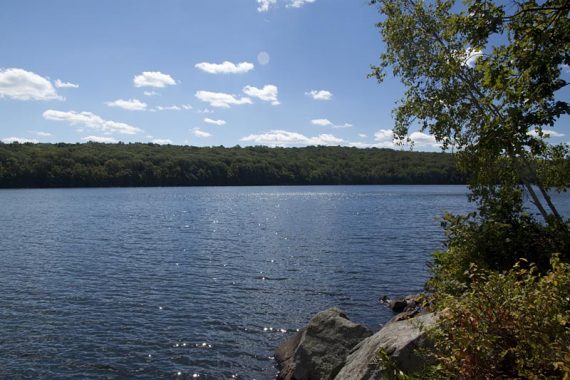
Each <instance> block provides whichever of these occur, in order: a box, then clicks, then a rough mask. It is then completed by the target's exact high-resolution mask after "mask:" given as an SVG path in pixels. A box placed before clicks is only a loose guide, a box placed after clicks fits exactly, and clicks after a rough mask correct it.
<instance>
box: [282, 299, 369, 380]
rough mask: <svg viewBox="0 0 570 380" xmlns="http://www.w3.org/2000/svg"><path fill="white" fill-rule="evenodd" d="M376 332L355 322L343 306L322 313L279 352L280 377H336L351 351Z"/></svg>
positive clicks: (286, 379)
mask: <svg viewBox="0 0 570 380" xmlns="http://www.w3.org/2000/svg"><path fill="white" fill-rule="evenodd" d="M371 335H372V332H371V331H370V330H369V329H367V328H366V327H364V326H362V325H359V324H356V323H353V322H351V321H350V320H349V319H348V318H347V316H346V315H345V314H344V313H343V312H342V311H340V310H339V309H336V308H332V309H328V310H325V311H322V312H320V313H319V314H317V315H316V316H315V317H313V318H312V319H311V320H310V321H309V323H308V325H307V326H306V327H305V328H304V329H303V330H302V331H300V332H299V333H297V334H296V335H294V336H293V337H291V338H289V339H288V340H287V341H285V342H284V343H283V344H282V345H281V346H279V348H278V349H277V351H276V352H275V359H276V360H277V363H278V366H279V368H280V369H281V370H280V372H279V375H278V376H277V378H278V379H283V380H305V379H311V380H320V379H333V378H334V377H335V375H336V374H337V373H338V371H339V370H340V369H341V368H342V366H343V364H344V361H345V359H346V356H347V355H348V353H349V352H350V350H351V349H352V348H353V347H354V346H356V345H357V344H358V343H360V342H361V341H362V340H363V339H365V338H367V337H369V336H371Z"/></svg>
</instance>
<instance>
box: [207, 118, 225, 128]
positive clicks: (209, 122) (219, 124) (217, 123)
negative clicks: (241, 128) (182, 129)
mask: <svg viewBox="0 0 570 380" xmlns="http://www.w3.org/2000/svg"><path fill="white" fill-rule="evenodd" d="M204 123H207V124H212V125H217V126H222V125H226V121H225V120H214V119H210V118H209V117H207V118H205V119H204Z"/></svg>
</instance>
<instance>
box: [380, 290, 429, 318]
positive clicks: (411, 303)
mask: <svg viewBox="0 0 570 380" xmlns="http://www.w3.org/2000/svg"><path fill="white" fill-rule="evenodd" d="M420 297H421V296H420V295H419V294H413V295H409V296H406V297H397V298H394V299H390V298H389V297H388V296H383V297H381V298H380V299H379V300H378V301H379V302H380V303H381V304H384V305H386V306H388V307H389V308H390V309H391V310H392V311H393V312H394V313H401V312H404V311H413V310H416V309H418V308H419V307H420V306H421V301H420V300H421V298H420Z"/></svg>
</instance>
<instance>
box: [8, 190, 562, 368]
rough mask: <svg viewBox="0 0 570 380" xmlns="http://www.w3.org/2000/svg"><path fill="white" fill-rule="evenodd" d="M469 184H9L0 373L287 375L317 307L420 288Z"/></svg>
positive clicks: (353, 312) (378, 319)
mask: <svg viewBox="0 0 570 380" xmlns="http://www.w3.org/2000/svg"><path fill="white" fill-rule="evenodd" d="M465 191H466V190H465V188H464V187H461V186H383V187H382V186H361V187H351V186H342V187H284V188H281V187H262V188H260V187H257V188H255V187H252V188H146V189H74V190H5V191H0V203H1V204H2V213H0V230H1V231H2V237H3V238H2V244H1V246H0V262H2V265H1V266H0V377H33V378H37V377H47V378H76V377H81V378H85V377H99V378H100V377H111V378H115V377H124V376H137V377H146V378H157V377H175V378H202V379H208V378H248V379H249V378H254V377H255V378H257V379H264V378H267V379H270V378H273V377H274V375H275V373H276V371H275V369H274V367H273V358H272V354H273V349H274V348H275V347H276V345H277V344H278V342H280V341H282V340H283V339H285V338H286V337H287V336H289V335H290V334H292V333H294V332H295V331H296V330H297V329H298V328H299V327H301V326H302V325H303V324H304V323H305V322H306V321H307V320H308V318H309V317H310V316H311V315H312V314H314V313H315V312H317V311H319V310H322V309H324V308H326V307H329V306H335V305H338V306H340V307H341V308H343V309H344V310H345V311H346V312H347V314H348V315H349V317H351V319H353V320H355V321H357V322H360V323H365V324H367V325H369V326H370V327H371V328H378V326H379V324H381V323H383V322H384V321H386V320H387V319H388V317H389V315H388V313H387V311H386V310H385V309H383V308H382V307H381V306H379V305H378V304H377V302H376V300H377V298H378V296H379V295H381V294H406V293H409V292H413V291H416V290H418V289H420V288H421V286H422V284H423V282H424V280H425V279H426V276H427V269H426V260H427V259H428V258H429V254H430V252H432V251H433V250H435V249H437V248H439V247H440V246H441V240H442V237H443V236H442V232H441V230H440V227H439V222H438V220H437V217H438V216H439V215H441V214H442V213H443V212H444V210H449V211H453V212H464V211H465V210H466V208H467V207H468V205H467V201H466V196H465ZM566 203H568V202H566Z"/></svg>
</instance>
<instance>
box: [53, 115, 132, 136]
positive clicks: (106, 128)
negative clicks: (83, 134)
mask: <svg viewBox="0 0 570 380" xmlns="http://www.w3.org/2000/svg"><path fill="white" fill-rule="evenodd" d="M43 117H44V119H46V120H51V121H62V122H66V123H69V124H70V125H72V126H75V125H79V126H84V127H87V128H91V129H95V130H99V131H102V132H108V133H121V134H125V135H134V134H136V133H139V132H142V130H141V129H139V128H137V127H133V126H132V125H129V124H125V123H120V122H116V121H111V120H105V119H103V118H101V117H100V116H97V115H95V114H94V113H91V112H76V111H68V112H64V111H56V110H47V111H45V112H44V113H43Z"/></svg>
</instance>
